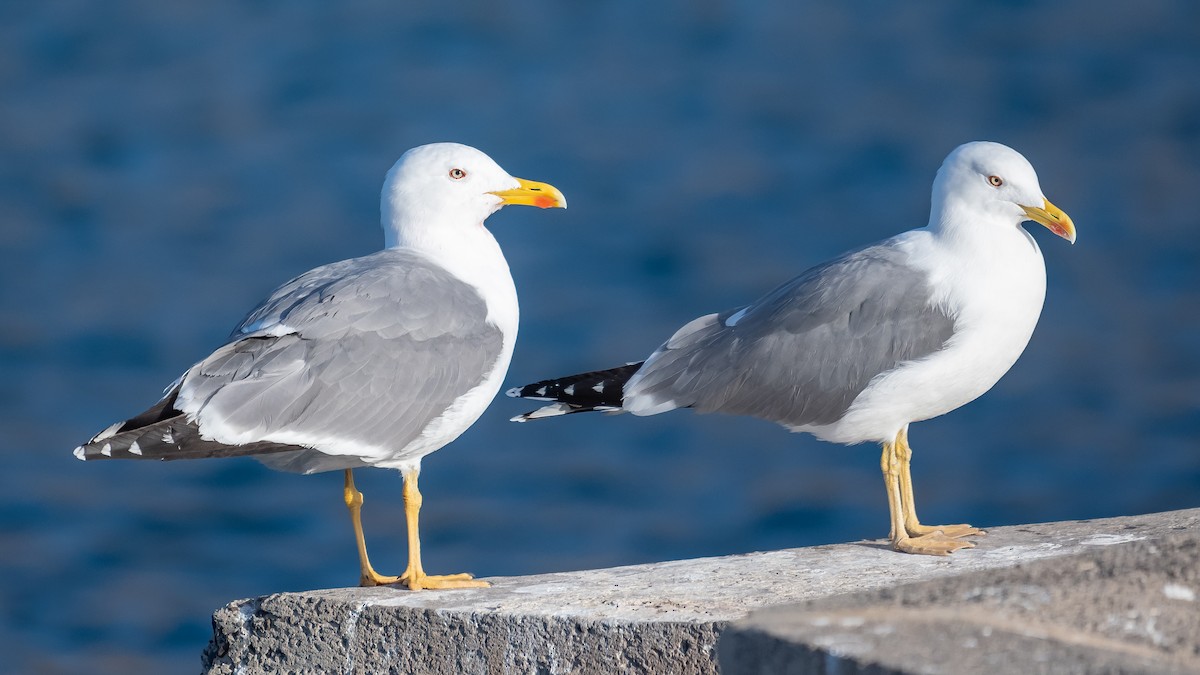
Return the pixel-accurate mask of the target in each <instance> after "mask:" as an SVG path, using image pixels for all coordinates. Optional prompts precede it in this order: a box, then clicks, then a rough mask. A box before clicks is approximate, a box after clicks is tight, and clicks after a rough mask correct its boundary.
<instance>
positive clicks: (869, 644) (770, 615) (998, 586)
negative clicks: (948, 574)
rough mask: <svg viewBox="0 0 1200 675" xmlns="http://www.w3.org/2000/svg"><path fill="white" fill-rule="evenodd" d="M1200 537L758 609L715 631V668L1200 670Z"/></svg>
mask: <svg viewBox="0 0 1200 675" xmlns="http://www.w3.org/2000/svg"><path fill="white" fill-rule="evenodd" d="M1198 534H1200V533H1197V532H1196V530H1195V529H1194V528H1193V529H1192V530H1191V531H1190V532H1179V533H1176V534H1170V535H1166V536H1163V537H1158V536H1154V535H1151V536H1146V534H1145V533H1143V532H1138V533H1137V534H1132V533H1111V534H1107V535H1102V534H1098V535H1095V536H1096V537H1107V538H1108V540H1109V541H1120V540H1125V541H1120V543H1114V544H1111V545H1108V546H1098V547H1095V548H1093V549H1091V550H1085V551H1084V552H1082V553H1077V554H1074V555H1070V556H1066V557H1062V558H1055V559H1051V560H1040V561H1036V562H1032V563H1027V564H1021V565H1018V566H1016V567H1014V568H1011V569H1003V570H990V571H986V572H973V573H970V574H965V575H962V576H957V577H952V578H949V579H941V580H938V581H927V582H921V583H916V584H908V585H904V586H900V587H897V588H890V589H881V590H876V591H870V592H866V593H853V594H849V595H842V596H838V597H833V598H824V599H820V600H813V601H809V602H807V603H802V604H799V605H793V606H788V607H777V608H770V609H765V610H761V611H758V612H755V613H753V614H752V615H751V616H750V618H749V619H745V620H743V621H739V622H737V623H735V624H733V625H731V626H729V627H728V628H727V629H726V631H725V632H724V633H723V634H722V636H721V641H720V650H719V651H720V666H721V667H720V671H721V672H722V673H724V674H725V675H750V674H763V675H766V674H768V673H771V674H774V673H839V674H845V673H872V674H884V673H1051V672H1052V673H1056V674H1058V673H1062V674H1070V673H1079V674H1081V675H1082V674H1086V673H1146V674H1147V675H1150V674H1164V675H1165V674H1169V673H1200V601H1198V598H1200V536H1198ZM1131 539H1132V540H1131Z"/></svg>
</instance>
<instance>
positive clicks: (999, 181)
mask: <svg viewBox="0 0 1200 675" xmlns="http://www.w3.org/2000/svg"><path fill="white" fill-rule="evenodd" d="M988 182H989V183H991V184H992V187H1000V186H1001V185H1004V179H1003V178H1001V177H1000V176H988Z"/></svg>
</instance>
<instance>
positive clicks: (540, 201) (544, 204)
mask: <svg viewBox="0 0 1200 675" xmlns="http://www.w3.org/2000/svg"><path fill="white" fill-rule="evenodd" d="M533 205H534V206H536V207H538V208H539V209H548V208H550V207H552V206H555V201H554V198H553V197H550V196H547V195H538V196H537V197H534V198H533Z"/></svg>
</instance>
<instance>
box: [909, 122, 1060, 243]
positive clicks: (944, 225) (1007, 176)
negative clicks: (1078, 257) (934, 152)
mask: <svg viewBox="0 0 1200 675" xmlns="http://www.w3.org/2000/svg"><path fill="white" fill-rule="evenodd" d="M1027 220H1032V221H1035V222H1037V223H1040V224H1042V225H1044V226H1046V228H1047V229H1049V230H1050V231H1051V232H1053V233H1055V234H1057V235H1058V236H1060V237H1062V238H1064V239H1066V240H1067V241H1070V242H1071V243H1074V242H1075V225H1074V223H1072V222H1071V219H1070V218H1069V217H1068V216H1067V215H1066V214H1065V213H1063V212H1062V210H1061V209H1059V208H1058V207H1056V206H1054V204H1051V203H1050V200H1048V199H1046V196H1045V195H1044V194H1042V187H1041V185H1040V184H1039V183H1038V176H1037V172H1036V171H1034V170H1033V166H1032V165H1031V164H1030V163H1029V160H1027V159H1025V157H1024V156H1022V155H1021V153H1019V152H1017V151H1016V150H1013V149H1012V148H1010V147H1008V146H1006V145H1001V144H1000V143H992V142H990V141H976V142H973V143H965V144H963V145H960V146H958V147H957V148H955V149H954V151H953V152H951V153H950V154H949V155H948V156H947V157H946V161H944V162H942V166H941V168H940V169H938V172H937V177H936V178H934V181H933V199H932V203H931V207H930V212H929V228H930V229H931V230H934V231H936V232H940V233H941V234H943V235H950V236H953V237H957V236H969V235H968V234H967V233H966V232H962V231H960V230H962V229H963V228H977V227H1007V228H1012V229H1014V230H1015V229H1017V228H1019V227H1020V226H1021V223H1023V222H1025V221H1027Z"/></svg>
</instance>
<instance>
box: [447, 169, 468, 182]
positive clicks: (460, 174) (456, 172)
mask: <svg viewBox="0 0 1200 675" xmlns="http://www.w3.org/2000/svg"><path fill="white" fill-rule="evenodd" d="M466 177H467V172H466V171H463V170H462V169H450V178H452V179H454V180H462V179H464V178H466Z"/></svg>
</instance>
